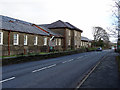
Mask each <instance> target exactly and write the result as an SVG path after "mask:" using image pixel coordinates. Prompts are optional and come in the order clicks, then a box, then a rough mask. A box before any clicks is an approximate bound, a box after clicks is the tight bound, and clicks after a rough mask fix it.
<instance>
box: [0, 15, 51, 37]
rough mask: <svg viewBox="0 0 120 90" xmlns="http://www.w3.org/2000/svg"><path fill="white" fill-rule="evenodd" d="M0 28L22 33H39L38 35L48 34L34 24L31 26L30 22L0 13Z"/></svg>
mask: <svg viewBox="0 0 120 90" xmlns="http://www.w3.org/2000/svg"><path fill="white" fill-rule="evenodd" d="M0 23H1V24H2V25H0V29H3V30H11V31H17V32H24V33H32V34H40V35H49V34H48V33H46V32H44V31H42V30H40V29H38V28H37V27H35V26H32V23H29V22H25V21H22V20H18V19H13V18H10V17H7V16H2V15H0Z"/></svg>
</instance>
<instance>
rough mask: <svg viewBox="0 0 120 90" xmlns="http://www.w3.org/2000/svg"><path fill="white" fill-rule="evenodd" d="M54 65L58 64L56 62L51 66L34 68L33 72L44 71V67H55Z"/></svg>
mask: <svg viewBox="0 0 120 90" xmlns="http://www.w3.org/2000/svg"><path fill="white" fill-rule="evenodd" d="M54 66H56V64H53V65H50V66H47V67H43V68H40V69H37V70H33V71H32V72H33V73H34V72H38V71H42V70H44V69H48V68H51V67H54Z"/></svg>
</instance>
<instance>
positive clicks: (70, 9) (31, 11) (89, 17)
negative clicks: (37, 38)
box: [0, 0, 114, 41]
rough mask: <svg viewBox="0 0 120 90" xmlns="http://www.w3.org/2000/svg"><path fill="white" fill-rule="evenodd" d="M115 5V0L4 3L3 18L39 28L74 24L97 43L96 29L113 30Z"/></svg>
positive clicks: (1, 3) (9, 0) (13, 0)
mask: <svg viewBox="0 0 120 90" xmlns="http://www.w3.org/2000/svg"><path fill="white" fill-rule="evenodd" d="M112 5H113V0H0V14H1V15H4V16H9V17H12V18H16V19H20V20H24V21H28V22H31V23H35V24H49V23H52V22H55V21H57V20H62V21H65V22H70V23H71V24H73V25H74V26H76V27H78V28H80V29H82V30H83V33H82V36H86V37H88V38H90V39H93V35H92V27H93V26H101V27H103V28H104V29H106V27H109V26H111V23H112V19H111V16H112V12H111V10H112ZM111 40H112V41H114V40H113V39H111Z"/></svg>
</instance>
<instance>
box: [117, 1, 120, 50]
mask: <svg viewBox="0 0 120 90" xmlns="http://www.w3.org/2000/svg"><path fill="white" fill-rule="evenodd" d="M118 5H119V6H120V1H119V2H118ZM117 51H118V52H120V8H119V7H118V41H117Z"/></svg>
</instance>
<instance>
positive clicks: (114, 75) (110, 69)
mask: <svg viewBox="0 0 120 90" xmlns="http://www.w3.org/2000/svg"><path fill="white" fill-rule="evenodd" d="M116 56H118V53H115V52H111V53H109V54H108V55H107V56H106V57H105V58H104V59H103V60H102V61H101V63H100V64H99V65H98V66H97V68H96V69H95V70H94V71H93V72H92V74H91V75H90V76H89V77H88V78H87V79H86V81H85V82H84V83H83V84H82V85H81V87H80V88H120V77H119V76H118V75H119V74H118V65H117V62H116Z"/></svg>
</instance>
